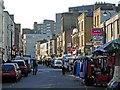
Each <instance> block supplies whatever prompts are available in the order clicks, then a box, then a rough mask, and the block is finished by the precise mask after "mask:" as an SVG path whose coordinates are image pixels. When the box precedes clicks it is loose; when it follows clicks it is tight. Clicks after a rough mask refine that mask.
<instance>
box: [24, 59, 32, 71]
mask: <svg viewBox="0 0 120 90" xmlns="http://www.w3.org/2000/svg"><path fill="white" fill-rule="evenodd" d="M23 58H24V61H25V63H26V65H27V67H28V72H29V73H30V72H31V67H32V66H31V62H30V57H23Z"/></svg>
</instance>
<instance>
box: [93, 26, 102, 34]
mask: <svg viewBox="0 0 120 90" xmlns="http://www.w3.org/2000/svg"><path fill="white" fill-rule="evenodd" d="M102 33H103V31H102V28H92V32H91V34H92V35H102Z"/></svg>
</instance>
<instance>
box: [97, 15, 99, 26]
mask: <svg viewBox="0 0 120 90" xmlns="http://www.w3.org/2000/svg"><path fill="white" fill-rule="evenodd" d="M97 26H99V15H97Z"/></svg>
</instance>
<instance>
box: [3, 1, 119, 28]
mask: <svg viewBox="0 0 120 90" xmlns="http://www.w3.org/2000/svg"><path fill="white" fill-rule="evenodd" d="M96 1H97V2H98V1H100V2H106V3H114V4H118V2H119V1H120V0H4V6H5V10H6V11H8V12H9V13H10V14H14V19H15V22H16V23H21V25H22V28H31V29H32V28H33V23H34V22H38V23H42V21H43V20H44V19H49V20H55V14H56V13H62V12H67V11H68V8H69V7H75V6H81V5H91V4H95V2H96Z"/></svg>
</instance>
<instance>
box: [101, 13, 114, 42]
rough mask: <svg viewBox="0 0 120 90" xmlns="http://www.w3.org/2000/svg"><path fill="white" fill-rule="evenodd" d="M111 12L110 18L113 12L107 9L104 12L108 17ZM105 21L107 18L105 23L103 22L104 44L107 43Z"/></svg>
mask: <svg viewBox="0 0 120 90" xmlns="http://www.w3.org/2000/svg"><path fill="white" fill-rule="evenodd" d="M108 14H109V18H111V16H112V15H111V13H110V12H109V11H105V12H104V13H103V15H104V16H105V17H106V16H107V15H108ZM105 22H106V20H105V21H104V23H103V27H104V35H103V44H105V43H106V25H105Z"/></svg>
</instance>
